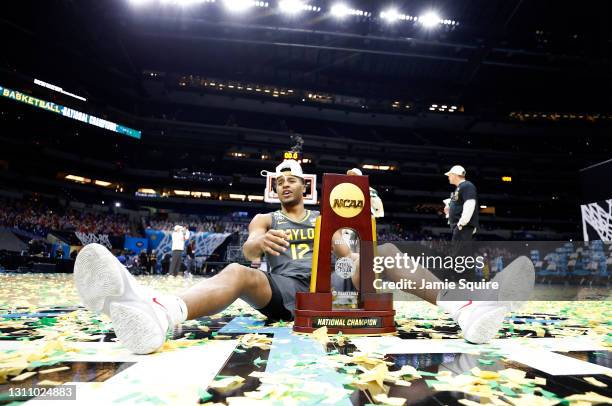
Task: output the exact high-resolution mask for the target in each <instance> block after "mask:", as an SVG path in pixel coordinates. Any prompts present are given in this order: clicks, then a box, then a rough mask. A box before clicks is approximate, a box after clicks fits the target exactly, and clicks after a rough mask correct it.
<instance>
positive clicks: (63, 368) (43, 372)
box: [38, 367, 70, 375]
mask: <svg viewBox="0 0 612 406" xmlns="http://www.w3.org/2000/svg"><path fill="white" fill-rule="evenodd" d="M68 369H70V367H58V368H51V369H45V370H44V371H38V373H39V374H41V375H45V374H51V373H53V372H60V371H66V370H68Z"/></svg>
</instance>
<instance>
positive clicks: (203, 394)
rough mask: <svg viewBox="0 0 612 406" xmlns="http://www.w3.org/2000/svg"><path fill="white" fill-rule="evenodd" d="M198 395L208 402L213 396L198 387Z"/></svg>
mask: <svg viewBox="0 0 612 406" xmlns="http://www.w3.org/2000/svg"><path fill="white" fill-rule="evenodd" d="M198 396H199V397H200V400H201V401H202V402H208V401H209V400H211V399H212V398H213V395H212V394H210V393H209V392H208V391H206V390H204V389H202V388H200V389H198Z"/></svg>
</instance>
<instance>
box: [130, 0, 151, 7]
mask: <svg viewBox="0 0 612 406" xmlns="http://www.w3.org/2000/svg"><path fill="white" fill-rule="evenodd" d="M150 2H151V0H130V3H132V4H133V5H135V6H142V5H143V4H146V3H150Z"/></svg>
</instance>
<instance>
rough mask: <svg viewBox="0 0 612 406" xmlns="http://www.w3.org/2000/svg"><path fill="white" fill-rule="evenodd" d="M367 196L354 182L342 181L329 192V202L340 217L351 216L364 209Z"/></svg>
mask: <svg viewBox="0 0 612 406" xmlns="http://www.w3.org/2000/svg"><path fill="white" fill-rule="evenodd" d="M364 203H365V196H364V195H363V192H362V191H361V189H360V188H359V187H358V186H357V185H354V184H352V183H347V182H345V183H340V184H338V185H336V186H335V187H334V188H333V189H332V191H331V193H330V194H329V204H330V205H331V208H332V210H333V211H334V213H336V214H337V215H338V216H340V217H344V218H351V217H355V216H357V215H358V214H359V213H361V211H362V210H363V206H364Z"/></svg>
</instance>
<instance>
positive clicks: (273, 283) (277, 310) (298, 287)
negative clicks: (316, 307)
mask: <svg viewBox="0 0 612 406" xmlns="http://www.w3.org/2000/svg"><path fill="white" fill-rule="evenodd" d="M262 272H263V271H262ZM264 274H265V275H266V277H267V278H268V281H269V282H270V289H272V299H270V302H269V303H268V304H267V305H266V306H265V307H263V308H261V309H257V311H259V312H260V313H261V314H263V315H264V316H266V317H268V319H270V320H273V321H279V320H284V321H291V320H293V311H294V310H295V294H296V293H297V292H308V291H309V290H310V280H308V279H300V278H293V277H290V276H284V275H279V274H271V273H269V272H264Z"/></svg>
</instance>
